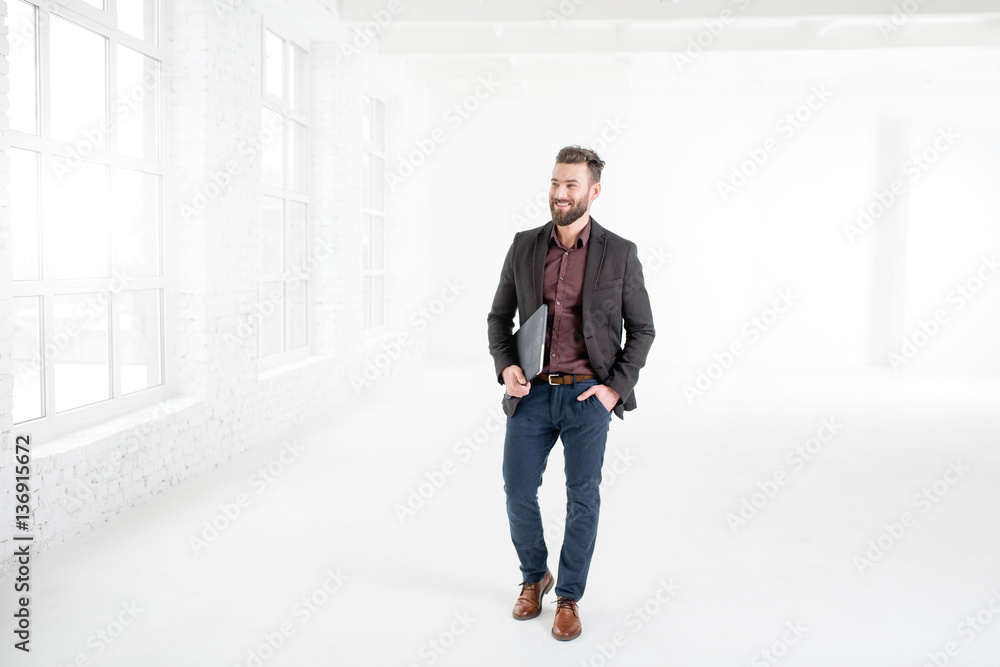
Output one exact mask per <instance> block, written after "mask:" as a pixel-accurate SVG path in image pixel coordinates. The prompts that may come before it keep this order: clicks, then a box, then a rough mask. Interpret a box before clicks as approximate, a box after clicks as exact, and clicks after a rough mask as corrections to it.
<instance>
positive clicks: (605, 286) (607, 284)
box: [594, 277, 625, 292]
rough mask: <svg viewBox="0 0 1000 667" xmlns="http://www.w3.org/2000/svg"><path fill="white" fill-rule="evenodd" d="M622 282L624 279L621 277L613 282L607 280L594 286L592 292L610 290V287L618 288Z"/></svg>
mask: <svg viewBox="0 0 1000 667" xmlns="http://www.w3.org/2000/svg"><path fill="white" fill-rule="evenodd" d="M624 282H625V278H624V277H623V278H616V279H615V280H609V281H607V282H603V283H597V284H596V285H594V291H595V292H596V291H598V290H602V289H611V288H612V287H618V286H619V285H622V284H624Z"/></svg>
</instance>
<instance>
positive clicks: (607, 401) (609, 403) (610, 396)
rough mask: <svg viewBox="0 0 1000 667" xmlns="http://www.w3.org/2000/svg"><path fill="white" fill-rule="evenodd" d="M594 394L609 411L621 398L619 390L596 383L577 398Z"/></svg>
mask: <svg viewBox="0 0 1000 667" xmlns="http://www.w3.org/2000/svg"><path fill="white" fill-rule="evenodd" d="M504 372H506V371H504ZM594 395H596V396H597V398H598V400H600V401H601V403H602V404H603V405H604V409H605V410H607V411H608V412H611V411H612V410H613V409H614V407H615V406H616V405H618V399H619V398H621V396H619V395H618V392H617V391H615V390H614V389H612V388H611V387H609V386H608V385H606V384H595V385H594V386H593V387H591V388H590V389H588V390H587V391H585V392H583V393H582V394H580V395H579V396H577V397H576V400H578V401H585V400H587V399H588V398H590V397H591V396H594Z"/></svg>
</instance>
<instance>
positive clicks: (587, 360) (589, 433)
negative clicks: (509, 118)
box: [487, 146, 654, 641]
mask: <svg viewBox="0 0 1000 667" xmlns="http://www.w3.org/2000/svg"><path fill="white" fill-rule="evenodd" d="M603 168H604V161H603V160H601V159H600V158H599V157H598V156H597V154H596V153H595V152H594V151H592V150H589V149H586V148H581V147H579V146H567V147H566V148H563V149H562V150H560V151H559V153H558V155H557V156H556V164H555V167H554V168H553V170H552V181H551V187H550V190H549V209H550V210H551V212H552V220H551V221H549V222H548V223H546V224H545V225H542V226H541V227H537V228H535V229H529V230H527V231H523V232H519V233H517V234H516V235H515V236H514V242H513V243H512V244H511V246H510V250H509V251H508V252H507V257H506V258H505V259H504V264H503V270H502V271H501V273H500V284H499V286H498V287H497V292H496V296H495V297H494V298H493V307H492V309H491V310H490V314H489V316H488V317H487V321H488V323H489V339H490V354H491V355H492V356H493V361H494V363H495V365H496V372H497V379H498V381H499V382H500V383H502V384H503V385H504V387H505V389H506V391H507V395H506V396H505V397H504V412H505V414H507V433H506V438H505V441H504V455H503V479H504V491H505V493H506V494H507V517H508V520H509V522H510V536H511V540H512V541H513V543H514V548H515V550H516V552H517V556H518V558H519V560H520V562H521V575H522V583H521V595H520V596H519V597H518V599H517V602H516V603H515V605H514V612H513V614H514V618H515V619H518V620H528V619H531V618H535V617H536V616H538V615H539V614H540V613H541V603H542V597H543V596H544V595H545V594H546V593H548V592H549V590H550V589H551V588H552V586H553V583H554V582H553V578H552V573H551V572H550V571H549V569H548V566H547V559H548V551H547V550H546V546H545V537H544V531H543V527H542V517H541V512H540V511H539V507H538V487H539V485H541V482H542V472H543V471H544V470H545V465H546V462H547V460H548V455H549V452H550V451H551V449H552V446H553V445H554V444H555V442H556V439H557V438H559V437H560V436H561V438H562V442H563V452H564V458H565V473H566V495H567V506H566V529H565V535H564V537H563V544H562V551H561V553H560V556H559V580H558V582H557V583H556V585H555V589H556V590H555V592H556V596H557V597H558V600H557V605H556V615H555V619H554V621H553V624H552V635H553V636H554V637H555V638H556V639H559V640H563V641H567V640H571V639H575V638H576V637H578V636H579V635H580V631H581V624H580V617H579V609H578V607H577V602H578V601H579V600H580V598H581V597H583V592H584V588H585V586H586V583H587V573H588V571H589V570H590V561H591V557H592V556H593V553H594V544H595V541H596V539H597V521H598V514H599V510H600V504H601V499H600V490H599V487H600V483H601V467H602V466H603V464H604V447H605V443H606V442H607V434H608V430H609V428H610V422H611V413H612V412H614V413H615V414H617V415H618V417H619V419H624V411H625V410H633V409H635V407H636V401H635V394H634V393H633V391H632V389H633V387H635V384H636V381H637V379H638V377H639V369H640V368H642V367H643V365H644V364H645V363H646V355H647V354H648V353H649V347H650V345H651V344H652V342H653V335H654V331H653V316H652V312H651V309H650V305H649V296H648V295H647V293H646V288H645V286H644V285H643V279H642V266H641V265H640V264H639V258H638V256H637V254H636V248H635V244H634V243H632V242H631V241H628V240H626V239H623V238H622V237H620V236H618V235H616V234H613V233H612V232H610V231H608V230H606V229H604V227H602V226H601V225H599V224H598V223H597V220H594V219H593V218H592V217H591V215H590V207H591V205H592V204H593V203H594V200H596V199H597V197H598V195H600V193H601V170H602V169H603ZM543 299H544V302H545V303H546V304H548V322H547V325H546V331H545V353H544V354H545V356H544V360H545V361H544V366H543V368H542V372H541V373H540V374H539V375H538V376H537V377H534V378H525V377H524V373H523V371H522V370H521V367H520V366H519V365H518V358H517V347H516V344H515V343H514V338H513V333H512V330H513V326H514V321H513V320H514V312H515V310H516V311H517V313H518V317H519V322H520V323H521V324H524V322H525V321H526V320H527V319H528V318H529V317H530V316H531V314H532V313H534V312H535V310H537V309H538V308H540V307H541V305H542V303H543V301H542V300H543ZM623 322H624V324H625V332H626V333H627V336H626V339H625V345H624V348H623V347H622V344H621V339H622V323H623ZM508 397H509V398H508Z"/></svg>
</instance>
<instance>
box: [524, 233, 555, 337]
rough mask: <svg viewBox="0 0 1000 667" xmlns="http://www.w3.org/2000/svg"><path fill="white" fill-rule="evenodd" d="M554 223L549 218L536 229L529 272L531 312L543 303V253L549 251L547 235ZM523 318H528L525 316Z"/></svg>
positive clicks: (548, 235)
mask: <svg viewBox="0 0 1000 667" xmlns="http://www.w3.org/2000/svg"><path fill="white" fill-rule="evenodd" d="M554 224H555V223H553V222H552V221H551V220H550V221H549V222H548V223H547V224H545V225H542V228H541V229H540V230H539V231H538V237H537V238H536V239H535V252H534V257H533V258H532V261H533V264H532V267H533V269H534V270H533V271H532V272H531V280H532V294H534V295H535V303H534V304H533V305H534V307H533V308H532V309H531V312H532V313H533V312H535V311H536V310H538V309H539V308H541V307H542V303H543V301H542V299H543V296H542V289H543V287H544V282H545V255H546V253H548V251H549V237H550V236H551V235H552V226H553V225H554ZM529 315H530V313H529ZM524 319H528V318H527V317H525V318H524Z"/></svg>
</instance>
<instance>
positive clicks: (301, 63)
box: [288, 44, 306, 112]
mask: <svg viewBox="0 0 1000 667" xmlns="http://www.w3.org/2000/svg"><path fill="white" fill-rule="evenodd" d="M288 84H289V87H290V88H291V90H290V91H289V97H291V100H290V101H291V103H292V111H296V112H303V111H305V108H306V95H305V92H306V52H305V51H303V50H302V49H300V48H299V47H297V46H295V45H294V44H293V45H292V73H291V77H290V79H289V81H288Z"/></svg>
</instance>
